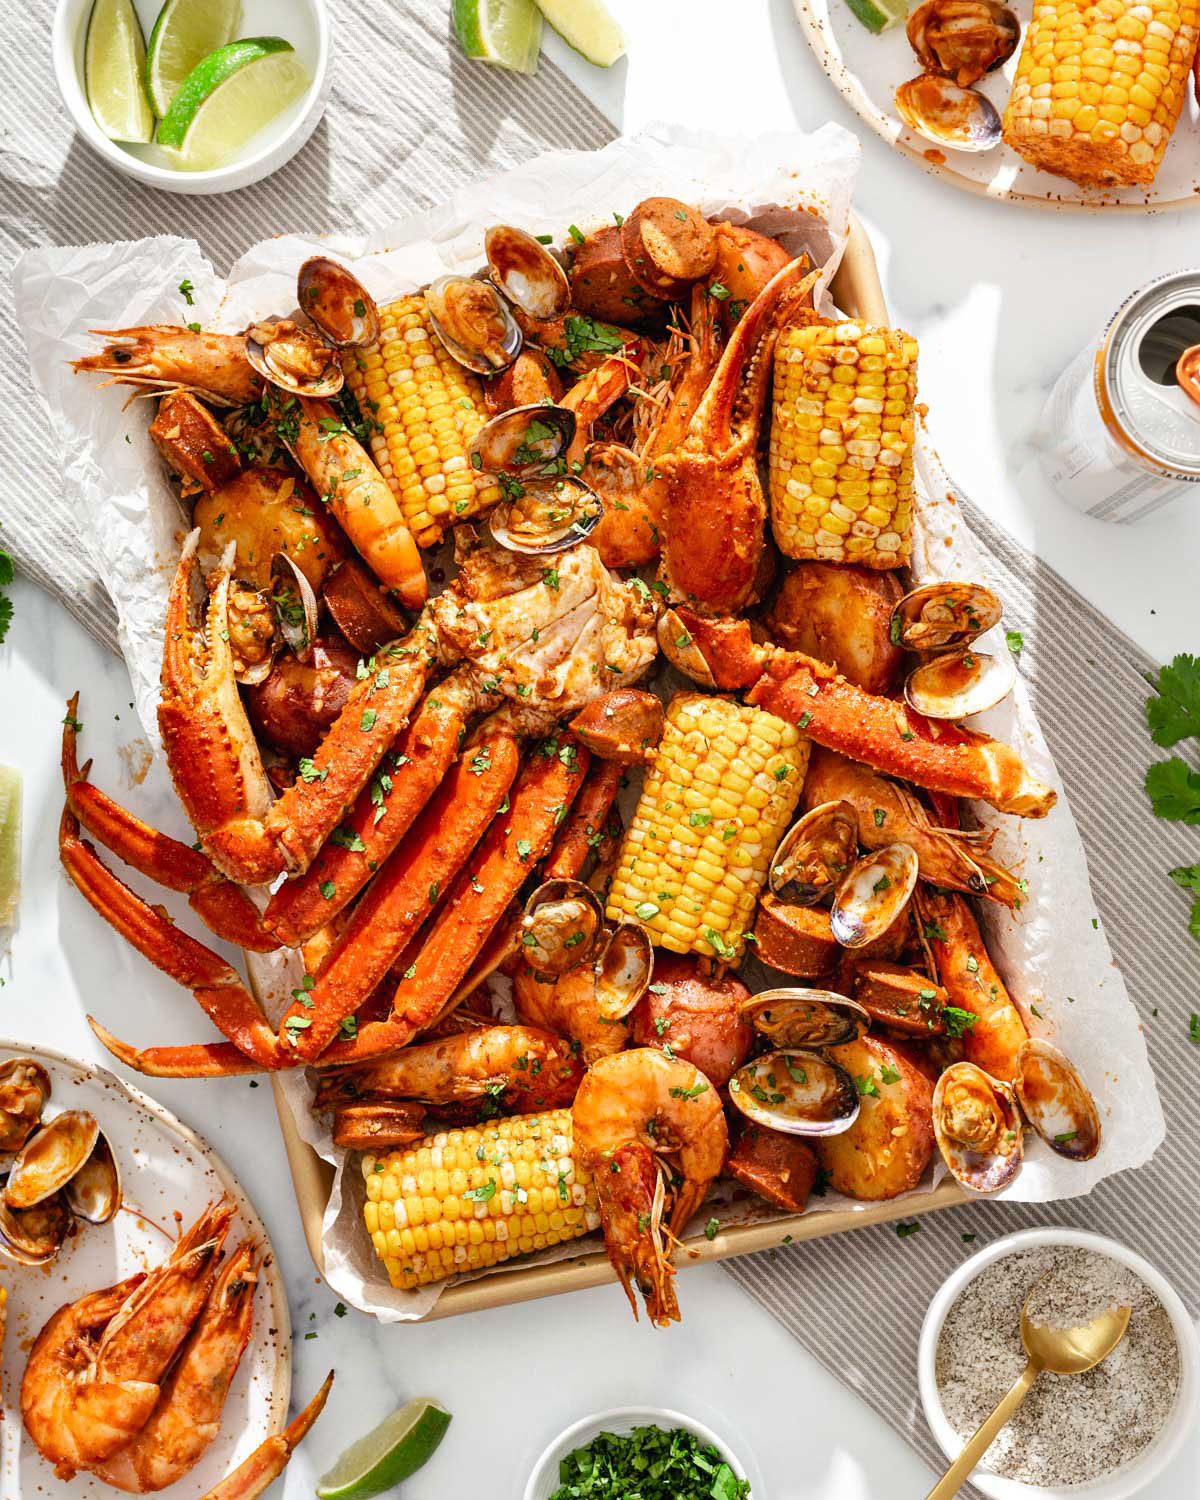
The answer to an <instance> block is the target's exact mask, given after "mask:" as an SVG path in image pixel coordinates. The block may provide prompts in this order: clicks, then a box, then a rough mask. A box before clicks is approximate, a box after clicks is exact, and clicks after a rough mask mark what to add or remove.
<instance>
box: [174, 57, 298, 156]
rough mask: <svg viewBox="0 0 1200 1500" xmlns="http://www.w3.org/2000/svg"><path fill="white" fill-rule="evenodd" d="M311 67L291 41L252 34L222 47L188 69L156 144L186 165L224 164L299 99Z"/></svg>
mask: <svg viewBox="0 0 1200 1500" xmlns="http://www.w3.org/2000/svg"><path fill="white" fill-rule="evenodd" d="M308 83H309V78H308V72H307V70H306V69H305V67H304V65H303V64H302V63H301V62H300V59H299V58H298V57H297V56H296V51H295V48H294V47H293V46H292V44H291V42H285V41H284V39H283V38H282V37H279V36H251V37H245V38H243V39H242V40H241V41H240V42H230V44H229V45H228V46H227V47H218V48H217V50H216V51H215V52H211V53H210V54H209V55H208V56H207V57H206V58H205V59H204V61H203V62H201V63H198V64H197V65H196V67H194V68H193V69H192V71H191V72H190V73H189V74H188V76H187V77H186V78H185V79H184V80H183V83H182V84H180V86H179V92H178V93H177V94H176V95H175V98H174V99H173V100H172V101H171V107H170V109H169V110H167V112H166V114H165V115H164V116H163V118H162V120H161V121H160V122H159V126H158V136H157V140H158V144H159V145H160V146H164V147H166V148H167V149H168V150H171V151H173V152H175V153H176V161H177V164H178V165H179V166H181V167H183V168H184V169H186V170H188V171H203V170H204V169H205V168H208V167H219V166H222V165H223V164H224V163H225V162H227V161H228V160H229V158H230V157H231V156H232V155H233V153H234V152H235V151H237V150H238V148H239V147H241V146H244V145H245V144H246V142H247V141H248V140H249V139H250V137H251V136H252V135H254V134H256V132H258V131H259V130H261V129H262V127H263V126H264V125H265V124H267V122H268V121H269V120H273V119H274V118H275V116H276V115H277V114H279V112H280V111H281V110H283V109H286V108H287V106H288V105H289V104H291V103H292V101H293V100H295V99H298V98H299V97H300V95H301V94H302V93H303V92H304V90H305V89H306V88H307V87H308Z"/></svg>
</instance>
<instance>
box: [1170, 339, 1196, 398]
mask: <svg viewBox="0 0 1200 1500" xmlns="http://www.w3.org/2000/svg"><path fill="white" fill-rule="evenodd" d="M1175 379H1176V380H1177V381H1178V383H1179V389H1180V390H1181V391H1182V392H1183V393H1184V395H1185V396H1190V397H1191V399H1192V400H1193V401H1194V402H1195V403H1196V405H1197V406H1200V344H1193V345H1192V347H1191V348H1190V349H1185V350H1184V351H1183V353H1182V354H1181V355H1180V356H1179V358H1178V359H1177V360H1176V362H1175Z"/></svg>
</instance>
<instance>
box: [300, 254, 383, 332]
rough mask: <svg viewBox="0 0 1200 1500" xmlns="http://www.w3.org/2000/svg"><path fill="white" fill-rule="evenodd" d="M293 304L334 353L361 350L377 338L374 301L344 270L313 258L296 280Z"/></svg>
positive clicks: (377, 315) (348, 272)
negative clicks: (296, 304)
mask: <svg viewBox="0 0 1200 1500" xmlns="http://www.w3.org/2000/svg"><path fill="white" fill-rule="evenodd" d="M296 301H297V303H298V304H299V306H300V308H301V310H302V311H303V312H304V313H305V314H306V315H307V316H308V317H309V318H311V320H312V322H313V324H314V325H315V327H316V328H317V329H318V330H319V331H320V334H321V337H322V338H323V339H325V341H326V342H327V343H329V344H332V345H333V347H334V348H335V349H361V348H365V347H366V345H367V344H373V343H375V342H376V340H377V339H378V338H379V309H378V308H377V307H376V306H375V299H374V298H373V297H372V296H371V294H370V292H368V291H367V289H366V287H365V286H363V284H362V282H361V281H359V279H358V277H357V276H355V275H353V274H352V273H351V272H350V271H348V270H347V269H346V267H345V266H343V265H339V264H338V262H337V261H336V260H330V259H329V258H328V256H325V255H313V256H310V257H309V259H308V260H306V261H305V262H304V264H303V265H302V266H301V267H300V270H299V272H298V273H297V276H296Z"/></svg>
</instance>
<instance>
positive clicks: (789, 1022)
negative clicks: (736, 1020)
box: [738, 988, 871, 1050]
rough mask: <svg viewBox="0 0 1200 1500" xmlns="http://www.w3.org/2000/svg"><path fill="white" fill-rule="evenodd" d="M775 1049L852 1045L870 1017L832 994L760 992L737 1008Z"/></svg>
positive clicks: (855, 1004)
mask: <svg viewBox="0 0 1200 1500" xmlns="http://www.w3.org/2000/svg"><path fill="white" fill-rule="evenodd" d="M738 1009H739V1011H740V1013H741V1015H742V1018H743V1019H744V1020H746V1021H749V1022H750V1024H751V1026H753V1027H754V1029H755V1031H757V1032H760V1033H761V1034H762V1035H763V1036H765V1037H767V1038H768V1039H769V1040H770V1041H772V1042H774V1043H775V1045H776V1046H777V1047H805V1048H808V1049H810V1050H816V1049H819V1048H821V1047H837V1046H840V1045H841V1044H842V1043H843V1042H853V1041H856V1040H857V1039H858V1038H859V1037H860V1036H862V1035H863V1034H864V1032H866V1031H867V1030H868V1029H869V1028H870V1025H871V1017H870V1015H869V1014H868V1013H867V1011H866V1010H865V1009H864V1008H863V1007H862V1006H861V1005H860V1004H859V1003H858V1001H857V1000H850V999H848V998H847V997H846V996H845V995H839V994H837V993H836V992H835V991H834V990H807V989H799V988H788V989H777V990H760V991H759V993H758V994H757V995H752V996H751V997H750V999H749V1000H747V1001H745V1002H744V1003H743V1004H742V1005H740V1006H739V1007H738Z"/></svg>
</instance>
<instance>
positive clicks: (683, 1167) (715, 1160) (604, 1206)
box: [572, 1047, 729, 1327]
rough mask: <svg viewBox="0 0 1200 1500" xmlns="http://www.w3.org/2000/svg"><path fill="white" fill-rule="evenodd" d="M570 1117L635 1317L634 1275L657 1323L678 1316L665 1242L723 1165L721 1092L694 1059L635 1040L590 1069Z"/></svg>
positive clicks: (694, 1207)
mask: <svg viewBox="0 0 1200 1500" xmlns="http://www.w3.org/2000/svg"><path fill="white" fill-rule="evenodd" d="M572 1116H573V1121H574V1135H575V1146H576V1149H577V1150H578V1152H579V1154H580V1157H581V1159H582V1161H583V1164H584V1165H585V1166H587V1167H588V1168H589V1169H590V1170H591V1172H592V1174H593V1176H594V1178H595V1183H596V1193H597V1197H598V1198H599V1200H600V1217H601V1221H602V1223H603V1226H604V1243H605V1247H606V1248H607V1250H608V1258H609V1260H610V1261H611V1262H612V1264H613V1268H614V1270H615V1271H616V1273H617V1276H618V1277H619V1278H620V1281H621V1285H622V1286H623V1287H624V1288H625V1295H626V1296H627V1297H628V1298H629V1303H630V1306H631V1307H632V1308H633V1311H634V1316H635V1317H636V1316H637V1299H636V1297H635V1295H634V1291H633V1283H634V1281H636V1282H637V1283H638V1285H639V1286H640V1287H641V1289H642V1295H643V1297H644V1298H645V1302H646V1312H647V1314H648V1315H649V1317H650V1319H651V1321H652V1322H654V1323H655V1324H657V1325H658V1326H659V1327H663V1326H665V1325H666V1324H667V1323H668V1322H671V1321H675V1322H678V1320H679V1303H678V1301H677V1299H676V1296H675V1289H674V1286H673V1284H672V1281H673V1278H674V1275H675V1271H674V1267H673V1266H672V1265H671V1261H670V1254H669V1250H668V1240H669V1239H670V1238H672V1237H675V1236H678V1235H679V1234H680V1233H681V1232H682V1230H683V1228H684V1226H685V1225H686V1224H687V1222H688V1220H689V1219H690V1218H691V1217H692V1215H693V1214H694V1213H695V1212H696V1210H697V1209H698V1208H699V1207H700V1204H701V1203H702V1202H703V1200H704V1195H705V1193H707V1191H708V1189H709V1186H710V1185H711V1183H712V1182H713V1180H714V1179H715V1178H716V1177H717V1176H718V1174H719V1173H720V1171H721V1167H722V1165H723V1164H724V1161H725V1154H726V1151H727V1150H728V1146H729V1132H728V1130H727V1128H726V1124H725V1113H724V1110H723V1109H722V1107H721V1099H720V1096H719V1095H718V1093H717V1091H716V1089H715V1088H713V1086H712V1084H711V1083H709V1081H708V1079H707V1078H706V1077H705V1076H704V1074H703V1073H702V1072H701V1071H700V1069H699V1068H695V1067H693V1066H692V1065H691V1063H686V1062H683V1061H682V1060H681V1059H680V1058H673V1057H667V1056H666V1055H665V1053H662V1052H660V1051H658V1050H657V1048H653V1047H638V1048H635V1049H634V1050H633V1051H631V1052H618V1053H617V1054H616V1055H615V1056H613V1057H605V1058H602V1059H601V1060H600V1061H599V1062H598V1063H596V1064H595V1065H594V1066H593V1067H592V1068H591V1070H590V1071H589V1072H588V1075H587V1077H586V1078H585V1079H584V1080H583V1083H582V1084H581V1085H580V1087H579V1092H578V1094H577V1095H576V1096H575V1104H574V1107H573V1110H572ZM667 1174H669V1179H670V1185H669V1186H668V1182H667ZM668 1197H669V1199H670V1201H669V1203H668Z"/></svg>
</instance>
